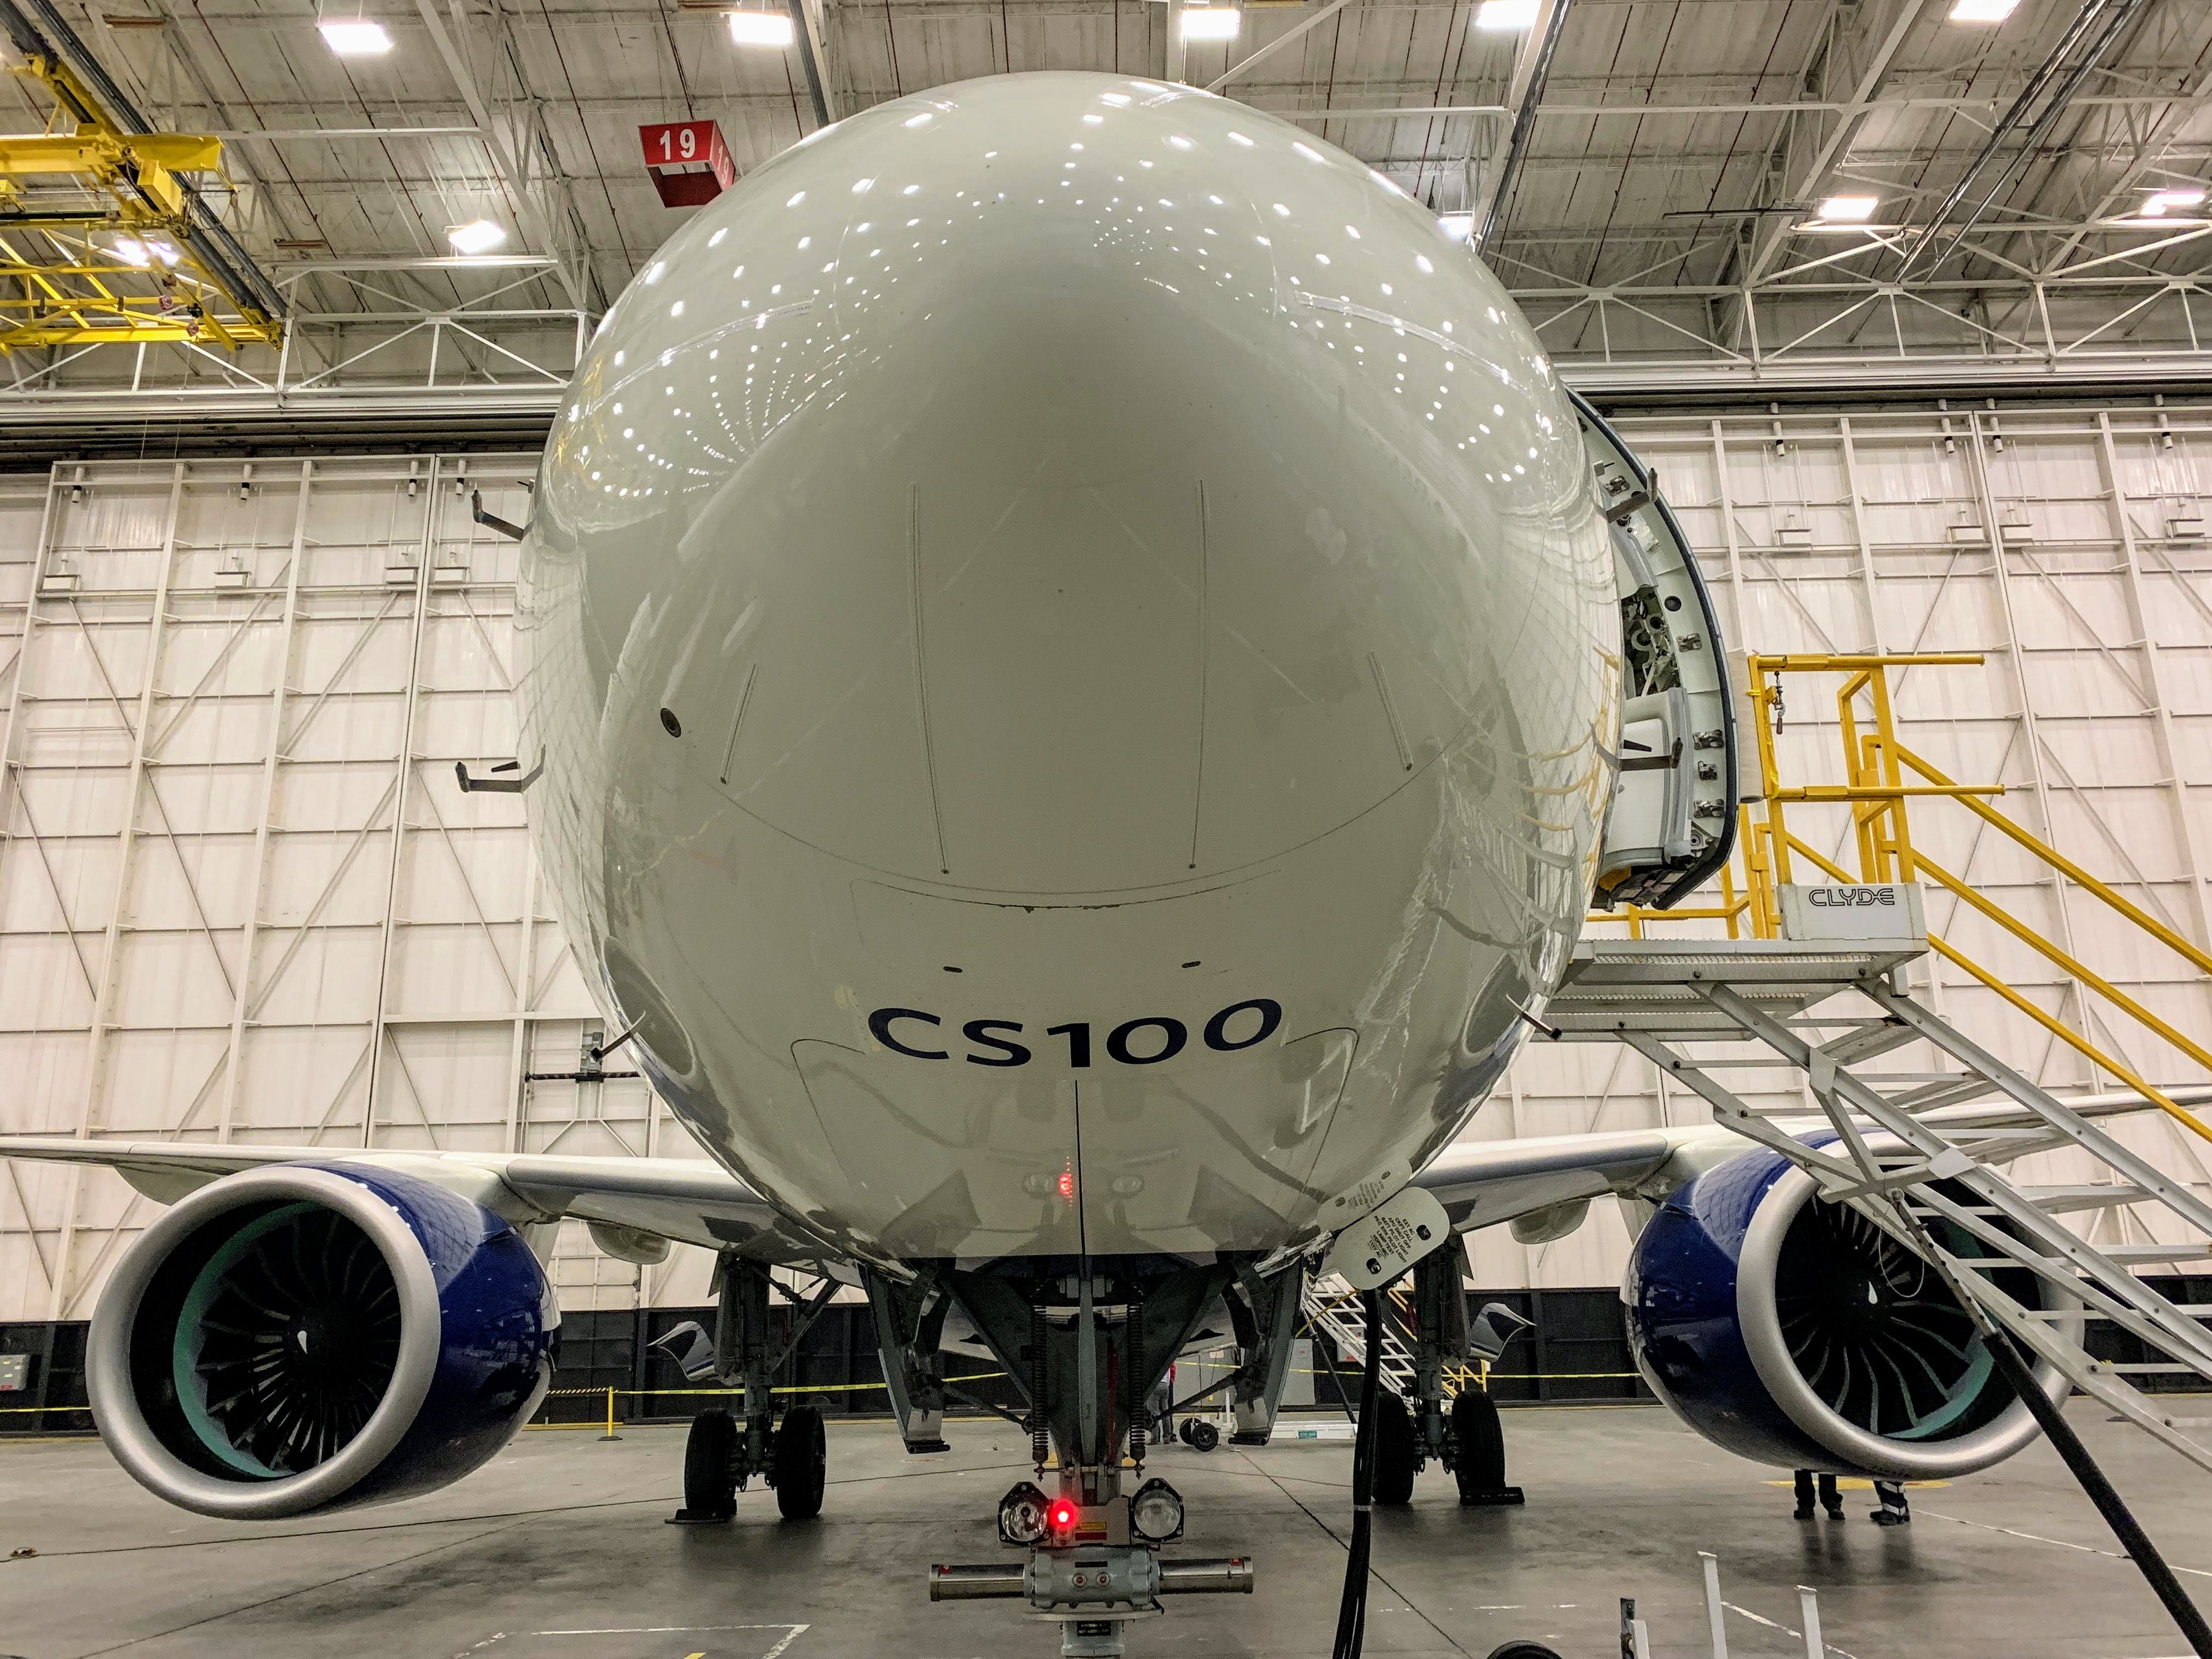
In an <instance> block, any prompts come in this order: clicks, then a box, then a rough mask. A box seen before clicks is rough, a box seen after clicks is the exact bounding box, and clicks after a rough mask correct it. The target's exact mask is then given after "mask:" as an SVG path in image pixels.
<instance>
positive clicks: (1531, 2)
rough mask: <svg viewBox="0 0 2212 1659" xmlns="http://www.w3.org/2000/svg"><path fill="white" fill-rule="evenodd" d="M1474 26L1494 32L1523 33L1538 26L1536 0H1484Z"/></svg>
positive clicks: (1477, 8) (1478, 9)
mask: <svg viewBox="0 0 2212 1659" xmlns="http://www.w3.org/2000/svg"><path fill="white" fill-rule="evenodd" d="M1474 26H1475V27H1477V28H1479V29H1488V30H1490V31H1491V32H1492V33H1495V34H1503V33H1526V32H1527V31H1528V30H1529V29H1533V28H1534V27H1536V0H1482V3H1481V4H1480V6H1477V7H1476V8H1475V10H1474Z"/></svg>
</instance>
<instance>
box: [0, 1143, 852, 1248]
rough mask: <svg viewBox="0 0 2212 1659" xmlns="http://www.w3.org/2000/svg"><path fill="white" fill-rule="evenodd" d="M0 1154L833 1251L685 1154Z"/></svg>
mask: <svg viewBox="0 0 2212 1659" xmlns="http://www.w3.org/2000/svg"><path fill="white" fill-rule="evenodd" d="M0 1158H28V1159H33V1160H37V1161H42V1162H46V1163H56V1164H96V1165H100V1166H101V1167H104V1168H106V1169H111V1170H114V1171H116V1173H117V1174H118V1175H120V1176H122V1177H123V1178H124V1179H125V1181H127V1182H130V1183H131V1185H132V1186H133V1187H135V1188H137V1189H138V1190H139V1191H140V1192H142V1193H143V1194H146V1196H147V1197H149V1198H151V1199H155V1200H158V1201H160V1202H161V1203H164V1204H168V1203H173V1202H174V1201H175V1200H178V1199H179V1198H182V1197H183V1196H184V1195H185V1194H186V1193H189V1192H191V1191H192V1190H194V1189H195V1188H199V1187H203V1186H204V1185H206V1184H207V1183H208V1182H210V1181H215V1180H217V1179H219V1178H221V1177H222V1176H227V1175H231V1174H234V1173H236V1172H237V1171H238V1170H252V1169H258V1168H260V1167H261V1166H263V1165H264V1164H368V1165H372V1166H375V1167H380V1168H384V1169H390V1170H401V1171H404V1172H405V1173H407V1174H410V1175H416V1176H422V1177H423V1178H424V1179H426V1180H429V1181H434V1182H437V1183H438V1184H439V1185H440V1186H442V1187H446V1188H450V1189H452V1190H453V1191H456V1192H459V1193H461V1194H465V1196H467V1197H470V1198H472V1199H474V1200H477V1202H478V1203H480V1204H482V1205H483V1206H484V1207H485V1208H486V1209H489V1210H490V1211H491V1212H493V1213H495V1214H496V1215H499V1216H501V1217H502V1218H505V1219H507V1221H510V1222H513V1223H514V1224H515V1225H527V1224H530V1223H532V1222H546V1221H555V1220H558V1219H560V1218H562V1217H564V1216H573V1217H574V1218H577V1219H579V1220H581V1221H586V1222H595V1223H599V1224H600V1225H604V1226H608V1227H617V1228H627V1229H629V1230H631V1231H635V1232H640V1233H645V1234H649V1235H651V1236H653V1237H659V1238H669V1239H674V1240H676V1241H678V1243H685V1244H702V1245H704V1246H706V1247H707V1248H708V1249H732V1248H736V1249H742V1250H743V1251H744V1254H746V1255H750V1256H756V1257H758V1258H760V1259H762V1260H765V1261H815V1260H818V1259H821V1258H823V1257H831V1258H836V1257H841V1256H842V1254H843V1253H842V1251H841V1250H840V1249H838V1248H837V1247H836V1245H834V1244H832V1243H829V1241H828V1240H826V1239H823V1238H822V1237H817V1236H815V1235H814V1234H812V1233H811V1232H810V1231H807V1230H805V1228H803V1227H800V1226H799V1225H797V1224H795V1223H794V1222H793V1221H792V1219H791V1218H789V1217H788V1216H787V1215H785V1214H783V1213H782V1212H781V1211H779V1210H778V1209H776V1208H775V1206H773V1205H772V1204H770V1203H769V1201H768V1200H766V1199H765V1198H763V1196H762V1195H761V1194H759V1193H757V1192H756V1191H754V1190H753V1189H752V1188H750V1187H749V1186H747V1185H746V1184H745V1183H744V1182H742V1181H740V1180H738V1177H737V1176H733V1175H732V1174H730V1173H729V1172H728V1171H727V1170H724V1169H722V1168H720V1166H719V1165H716V1164H708V1163H704V1162H702V1161H700V1160H697V1159H691V1158H564V1157H562V1156H560V1155H559V1154H557V1153H543V1152H362V1151H358V1150H350V1149H347V1148H343V1147H331V1146H238V1145H229V1144H226V1145H221V1146H218V1145H216V1144H213V1143H211V1142H204V1141H203V1142H191V1141H168V1140H76V1139H67V1138H64V1137H61V1136H48V1135H0Z"/></svg>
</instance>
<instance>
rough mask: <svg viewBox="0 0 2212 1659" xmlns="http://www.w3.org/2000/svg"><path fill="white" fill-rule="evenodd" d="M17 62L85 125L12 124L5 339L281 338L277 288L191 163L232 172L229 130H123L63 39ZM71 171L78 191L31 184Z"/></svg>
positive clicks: (5, 225)
mask: <svg viewBox="0 0 2212 1659" xmlns="http://www.w3.org/2000/svg"><path fill="white" fill-rule="evenodd" d="M9 69H10V72H12V73H14V74H17V75H21V76H27V78H29V79H32V80H35V81H38V82H40V83H41V84H43V85H44V86H45V87H46V89H47V91H48V92H49V93H51V94H52V96H53V100H54V106H55V107H54V114H53V118H52V121H51V122H50V125H63V124H65V123H66V124H71V125H74V126H75V129H76V130H75V131H73V132H69V133H58V132H50V133H47V134H46V135H42V136H37V137H0V351H11V350H12V351H20V350H29V349H40V348H46V347H54V346H72V345H92V344H121V345H143V344H150V343H179V342H191V343H206V344H211V345H220V346H225V347H229V348H231V349H236V348H237V347H239V346H240V345H244V344H248V343H263V344H268V345H275V344H276V343H279V342H280V341H281V340H282V338H283V328H284V325H283V318H282V317H281V316H280V315H278V314H276V307H275V306H274V305H272V304H270V301H271V300H273V299H274V295H261V294H256V293H255V292H254V291H253V290H254V288H255V286H256V284H255V283H253V281H252V277H253V276H258V272H257V271H253V270H252V266H251V263H250V262H246V264H245V268H244V270H241V269H240V264H239V263H237V262H236V261H234V259H232V258H228V257H226V254H225V251H224V249H223V247H222V246H221V243H220V242H212V241H210V239H209V238H208V237H207V236H206V235H205V234H204V230H205V226H204V222H202V220H201V219H200V218H199V217H198V216H196V214H195V209H196V207H197V205H198V204H197V200H196V197H195V196H194V193H193V191H192V190H191V185H190V184H189V182H188V181H187V180H186V179H185V178H184V177H183V175H185V174H186V173H217V174H220V173H221V172H222V141H221V140H220V139H216V138H212V137H204V136H201V135H197V134H192V133H176V132H147V133H133V132H126V131H122V130H120V129H119V128H118V127H117V126H115V125H113V124H112V121H111V120H110V119H109V118H108V116H107V115H106V112H105V111H104V110H103V109H102V106H101V104H100V100H98V99H96V98H95V97H94V95H93V94H92V93H91V91H90V90H89V89H88V88H87V87H86V86H85V85H84V83H83V82H82V81H81V80H80V79H79V78H78V77H77V76H76V74H75V73H74V72H73V71H72V70H70V67H69V65H68V64H65V63H64V62H63V61H62V60H61V59H60V58H59V57H58V56H57V55H55V54H53V53H52V52H50V51H39V52H27V53H26V55H25V61H23V62H22V63H21V64H12V65H10V66H9ZM61 179H69V180H72V181H74V183H75V184H76V187H77V190H76V195H77V196H78V197H79V198H80V199H79V200H77V201H74V202H71V203H70V204H67V205H58V206H56V207H54V208H51V209H48V208H44V207H42V206H40V204H38V203H36V202H34V201H33V200H31V199H30V198H28V197H27V196H26V193H25V189H24V186H25V185H26V184H27V182H29V181H32V180H41V181H57V180H61ZM84 197H89V198H90V200H88V201H87V200H83V199H82V198H84ZM203 211H204V210H203ZM222 241H225V242H227V241H228V237H227V236H226V237H223V238H222ZM41 245H43V247H44V249H45V250H46V252H41ZM230 246H231V251H232V252H235V253H236V254H237V255H238V256H239V259H240V260H242V259H243V251H242V250H238V249H237V248H236V246H235V244H234V243H233V244H231V245H230ZM248 273H251V274H250V275H249V274H248ZM265 284H266V279H265V278H263V279H262V283H261V285H262V286H264V287H265Z"/></svg>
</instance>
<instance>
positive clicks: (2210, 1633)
mask: <svg viewBox="0 0 2212 1659" xmlns="http://www.w3.org/2000/svg"><path fill="white" fill-rule="evenodd" d="M1982 1343H1983V1346H1984V1347H1986V1348H1988V1349H1989V1351H1990V1358H1993V1359H1995V1360H1996V1365H1997V1370H1999V1371H2001V1372H2002V1373H2003V1375H2004V1380H2005V1381H2006V1382H2007V1383H2010V1384H2011V1385H2012V1391H2013V1392H2014V1393H2015V1394H2016V1395H2019V1396H2020V1397H2021V1399H2022V1400H2024V1401H2027V1408H2028V1410H2029V1411H2031V1412H2033V1413H2035V1420H2036V1421H2037V1422H2038V1423H2039V1424H2041V1425H2043V1431H2044V1433H2045V1434H2046V1435H2048V1436H2050V1437H2051V1444H2052V1445H2053V1446H2055V1447H2057V1449H2058V1455H2059V1456H2061V1457H2063V1458H2064V1459H2065V1460H2066V1467H2067V1468H2069V1469H2071V1470H2072V1471H2073V1472H2074V1478H2075V1480H2078V1481H2080V1482H2081V1490H2082V1491H2083V1492H2087V1493H2088V1494H2089V1501H2090V1502H2091V1503H2093V1504H2095V1505H2096V1506H2097V1512H2098V1513H2099V1514H2100V1515H2102V1516H2104V1517H2105V1523H2106V1525H2107V1526H2109V1527H2111V1528H2112V1533H2113V1535H2114V1536H2115V1537H2117V1538H2118V1540H2119V1541H2120V1547H2121V1548H2123V1549H2124V1550H2125V1551H2126V1552H2127V1553H2128V1559H2130V1560H2131V1561H2133V1562H2134V1563H2135V1564H2136V1571H2139V1572H2141V1573H2142V1576H2143V1577H2144V1579H2145V1581H2146V1582H2148V1583H2149V1585H2150V1588H2151V1593H2152V1594H2153V1595H2156V1596H2157V1597H2158V1599H2159V1600H2160V1602H2162V1603H2163V1604H2164V1605H2165V1607H2166V1613H2167V1614H2168V1615H2169V1616H2170V1617H2171V1618H2172V1620H2173V1622H2174V1623H2175V1624H2176V1625H2179V1626H2180V1627H2181V1633H2182V1634H2183V1635H2184V1636H2185V1637H2187V1638H2189V1645H2190V1646H2191V1648H2192V1649H2194V1650H2196V1653H2197V1659H2212V1627H2208V1626H2206V1625H2205V1622H2204V1615H2203V1613H2199V1612H2198V1611H2197V1604H2196V1603H2195V1602H2194V1601H2191V1600H2190V1599H2189V1592H2188V1591H2187V1590H2185V1589H2182V1588H2181V1581H2180V1580H2179V1578H2177V1577H2174V1576H2173V1569H2172V1567H2169V1566H2167V1565H2166V1558H2165V1557H2164V1556H2162V1555H2160V1553H2158V1546H2157V1545H2155V1544H2154V1543H2152V1542H2151V1541H2150V1535H2149V1534H2148V1533H2146V1532H2144V1531H2143V1529H2142V1525H2141V1524H2140V1523H2139V1522H2137V1521H2136V1518H2135V1516H2134V1515H2133V1514H2132V1513H2131V1512H2130V1510H2129V1509H2128V1506H2127V1504H2126V1502H2125V1500H2124V1499H2123V1498H2121V1497H2120V1494H2119V1493H2118V1492H2117V1491H2115V1490H2114V1489H2113V1486H2112V1482H2111V1481H2109V1480H2106V1479H2105V1472H2104V1470H2102V1469H2100V1468H2098V1467H2097V1460H2096V1459H2095V1458H2093V1457H2092V1456H2090V1455H2089V1449H2088V1448H2087V1446H2085V1445H2083V1444H2082V1443H2081V1437H2080V1436H2079V1435H2077V1434H2075V1432H2074V1430H2073V1427H2072V1425H2069V1423H2068V1422H2067V1420H2066V1414H2065V1413H2064V1412H2063V1411H2061V1410H2060V1409H2059V1408H2058V1407H2057V1406H2056V1405H2054V1404H2053V1403H2051V1396H2050V1395H2046V1394H2045V1393H2044V1391H2043V1390H2042V1389H2039V1388H2038V1387H2036V1385H2035V1378H2034V1377H2033V1375H2032V1374H2031V1373H2030V1371H2029V1369H2028V1365H2027V1361H2025V1360H2023V1359H2022V1358H2021V1356H2020V1353H2019V1352H2018V1350H2017V1349H2016V1348H2015V1346H2014V1345H2013V1339H2012V1337H2011V1336H2010V1335H2008V1334H2000V1333H1997V1332H1995V1331H1991V1332H1990V1333H1988V1334H1986V1335H1984V1337H1983V1339H1982ZM1355 1467H1357V1466H1356V1465H1355ZM1355 1479H1356V1477H1355ZM1354 1651H1355V1652H1356V1651H1357V1650H1356V1649H1355V1650H1354Z"/></svg>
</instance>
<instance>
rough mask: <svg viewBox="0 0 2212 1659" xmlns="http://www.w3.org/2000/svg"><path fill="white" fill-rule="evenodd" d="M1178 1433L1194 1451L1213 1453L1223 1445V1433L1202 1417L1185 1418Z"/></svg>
mask: <svg viewBox="0 0 2212 1659" xmlns="http://www.w3.org/2000/svg"><path fill="white" fill-rule="evenodd" d="M1176 1435H1177V1436H1178V1437H1180V1438H1181V1439H1182V1443H1183V1444H1184V1445H1186V1446H1188V1447H1189V1448H1190V1449H1192V1450H1193V1451H1212V1449H1214V1448H1215V1447H1216V1446H1218V1445H1219V1444H1220V1443H1221V1431H1220V1430H1219V1429H1217V1428H1215V1427H1214V1426H1213V1425H1212V1424H1211V1423H1209V1422H1207V1421H1206V1419H1204V1418H1202V1417H1186V1418H1184V1419H1183V1420H1182V1425H1181V1426H1180V1427H1178V1428H1177V1429H1176Z"/></svg>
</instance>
